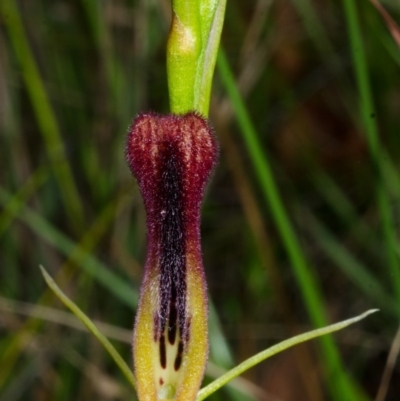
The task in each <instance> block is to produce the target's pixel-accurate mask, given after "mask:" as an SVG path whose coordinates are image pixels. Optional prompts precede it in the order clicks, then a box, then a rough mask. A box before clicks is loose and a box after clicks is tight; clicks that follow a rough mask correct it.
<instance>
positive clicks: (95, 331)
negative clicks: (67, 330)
mask: <svg viewBox="0 0 400 401" xmlns="http://www.w3.org/2000/svg"><path fill="white" fill-rule="evenodd" d="M40 270H41V271H42V274H43V277H44V279H45V281H46V283H47V285H48V286H49V287H50V289H51V290H52V291H53V292H54V294H56V295H57V297H58V298H59V299H60V300H61V302H62V303H63V304H64V305H65V306H66V307H67V308H68V309H69V310H70V311H71V312H72V313H73V314H74V315H75V316H76V317H77V318H78V319H79V320H80V321H81V322H82V323H83V324H84V325H85V326H86V327H87V328H88V330H89V331H90V332H91V333H92V334H93V335H94V336H95V337H96V338H97V339H98V340H99V341H100V343H101V345H102V346H103V347H104V349H105V350H106V351H107V352H108V353H109V355H110V356H111V358H112V359H113V360H114V362H115V363H116V364H117V366H118V367H119V368H120V370H121V372H122V373H123V375H124V376H125V378H126V379H127V380H128V382H129V384H130V385H131V386H132V387H133V389H134V390H136V380H135V376H134V375H133V373H132V371H131V370H130V369H129V366H128V365H127V364H126V362H125V361H124V360H123V359H122V357H121V355H120V354H119V353H118V352H117V350H116V349H115V348H114V346H113V345H112V344H111V343H110V341H108V339H107V338H106V337H105V336H104V335H103V334H102V333H101V332H100V330H99V329H98V328H97V327H96V325H95V324H94V323H93V322H92V321H91V320H90V319H89V318H88V317H87V316H86V315H85V314H84V313H83V312H82V310H81V309H79V307H78V306H77V305H76V304H74V303H73V302H72V301H71V300H70V299H69V298H68V297H67V296H66V295H65V294H64V293H63V292H62V291H61V289H60V288H59V287H58V286H57V284H56V283H55V281H54V280H53V279H52V278H51V277H50V275H49V274H48V273H47V272H46V270H45V269H44V267H43V266H40Z"/></svg>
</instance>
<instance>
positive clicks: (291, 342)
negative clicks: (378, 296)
mask: <svg viewBox="0 0 400 401" xmlns="http://www.w3.org/2000/svg"><path fill="white" fill-rule="evenodd" d="M377 311H378V309H371V310H369V311H367V312H364V313H363V314H361V315H359V316H356V317H353V318H350V319H347V320H343V321H342V322H339V323H335V324H332V325H330V326H326V327H322V328H320V329H316V330H312V331H308V332H307V333H303V334H299V335H298V336H294V337H292V338H289V339H287V340H284V341H282V342H280V343H278V344H276V345H274V346H272V347H270V348H267V349H266V350H264V351H261V352H259V353H258V354H256V355H254V356H252V357H251V358H249V359H246V360H245V361H244V362H242V363H240V364H239V365H237V366H236V367H235V368H233V369H231V370H230V371H229V372H227V373H225V374H224V375H222V376H221V377H220V378H218V379H217V380H214V381H213V382H212V383H210V384H209V385H208V386H206V387H204V388H202V389H201V390H200V391H199V394H198V396H197V399H196V401H202V400H204V399H205V398H207V397H208V396H209V395H211V394H212V393H214V392H215V391H217V390H219V389H220V388H221V387H223V386H224V385H225V384H226V383H228V382H229V381H231V380H232V379H234V378H235V377H237V376H239V375H241V374H242V373H243V372H245V371H246V370H248V369H250V368H252V367H253V366H255V365H257V364H259V363H260V362H262V361H264V360H265V359H268V358H270V357H271V356H273V355H276V354H278V353H279V352H282V351H285V350H287V349H288V348H291V347H293V346H295V345H297V344H300V343H303V342H305V341H309V340H311V339H313V338H317V337H321V336H324V335H326V334H330V333H333V332H335V331H338V330H342V329H344V328H345V327H347V326H350V325H352V324H354V323H357V322H359V321H360V320H362V319H364V318H366V317H367V316H368V315H370V314H372V313H375V312H377Z"/></svg>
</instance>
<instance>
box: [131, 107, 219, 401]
mask: <svg viewBox="0 0 400 401" xmlns="http://www.w3.org/2000/svg"><path fill="white" fill-rule="evenodd" d="M126 154H127V160H128V163H129V166H130V168H131V170H132V172H133V174H134V176H135V177H136V179H137V181H138V184H139V187H140V191H141V194H142V197H143V200H144V205H145V209H146V214H147V241H148V244H147V259H146V265H145V274H144V278H143V283H142V287H141V294H140V301H139V308H138V313H137V316H136V323H135V331H134V342H133V348H134V365H135V372H136V376H137V383H138V395H139V399H140V401H144V400H146V401H155V400H177V401H191V400H194V399H195V398H196V394H197V392H198V389H199V386H200V384H201V380H202V378H203V374H204V368H205V364H206V361H207V354H208V340H207V294H206V283H205V278H204V271H203V265H202V260H201V248H200V206H201V201H202V198H203V192H204V187H205V185H206V183H207V181H208V179H209V177H210V174H211V172H212V170H213V168H214V166H215V164H216V159H217V154H218V148H217V144H216V141H215V139H214V135H213V133H212V129H211V128H210V126H209V124H208V122H207V121H206V120H205V119H204V118H202V117H200V116H199V115H197V114H196V113H188V114H185V115H181V116H177V115H172V114H171V115H166V116H164V115H158V114H153V113H146V114H142V115H140V116H139V117H137V118H136V119H135V121H134V122H133V125H132V127H131V129H130V132H129V135H128V141H127V149H126Z"/></svg>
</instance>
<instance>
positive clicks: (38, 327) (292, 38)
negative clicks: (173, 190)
mask: <svg viewBox="0 0 400 401" xmlns="http://www.w3.org/2000/svg"><path fill="white" fill-rule="evenodd" d="M343 3H345V2H343ZM356 3H357V8H356V17H357V19H358V21H359V23H360V29H361V33H362V35H361V39H362V43H361V46H362V49H361V50H363V52H365V60H364V67H366V69H367V76H366V81H365V82H366V84H365V82H364V83H362V84H361V87H360V84H359V78H360V75H356V71H357V70H356V68H355V67H356V66H357V61H356V60H357V57H359V53H358V52H359V51H360V49H359V48H357V46H356V47H355V48H354V46H353V47H352V43H353V41H354V32H353V33H351V32H350V33H349V31H348V24H347V22H346V21H347V18H348V14H346V9H345V8H344V7H343V4H342V3H341V2H333V1H330V0H323V1H311V0H287V1H286V0H285V1H272V0H258V1H246V2H244V1H237V0H230V1H228V4H227V16H226V21H225V26H224V31H223V37H222V45H223V47H224V50H225V54H226V56H227V61H228V65H229V66H230V67H229V68H230V70H231V71H230V72H231V73H232V74H233V77H234V78H235V82H236V83H237V85H238V88H239V93H238V94H239V96H238V97H235V96H233V95H232V92H230V91H228V90H227V87H226V77H227V75H226V74H228V73H229V68H228V72H227V71H226V69H224V68H223V65H222V64H221V63H219V69H217V71H216V77H215V80H214V89H213V97H212V101H211V111H210V119H211V121H212V123H213V125H214V127H215V129H216V135H217V137H218V139H219V141H220V146H221V157H220V164H219V167H218V169H217V171H216V173H215V176H214V179H213V181H212V183H211V185H210V186H209V188H208V192H207V196H206V201H205V203H204V205H203V223H202V237H203V252H204V263H205V267H206V273H207V277H208V286H209V292H210V298H211V299H212V300H213V304H214V306H215V310H216V314H217V315H218V319H217V318H216V315H215V314H214V313H212V319H211V344H212V346H211V351H212V352H211V356H210V365H209V369H208V375H207V378H206V380H209V379H210V377H215V376H218V375H219V374H220V373H221V371H223V369H225V368H227V367H229V366H231V365H232V363H233V362H234V361H235V362H240V361H241V360H243V359H245V358H247V357H249V356H251V355H253V354H254V353H255V352H257V351H260V350H261V349H264V348H265V347H267V346H269V345H272V344H273V343H275V342H277V341H278V340H280V339H283V338H286V337H289V336H290V335H293V334H294V333H298V332H300V331H304V329H307V328H310V326H311V325H313V323H315V321H314V322H313V319H312V316H313V310H314V309H315V310H316V309H318V310H320V311H321V313H323V315H324V317H325V318H326V320H328V321H337V320H340V319H345V318H347V317H349V316H352V315H356V314H358V313H359V312H362V311H364V310H366V309H369V308H371V307H379V308H380V309H381V313H380V314H379V315H374V316H372V317H371V318H369V319H368V320H366V321H364V322H362V323H361V324H359V325H357V326H354V327H352V328H349V329H348V330H345V331H344V332H342V333H339V334H337V335H335V336H334V340H335V343H336V346H337V348H338V350H339V351H340V359H341V361H340V365H341V366H342V372H341V373H342V374H344V375H346V377H349V378H350V380H351V382H352V385H354V386H357V387H359V389H361V392H362V394H363V395H362V396H360V397H359V399H360V400H364V399H371V400H373V399H375V397H376V395H377V393H378V391H380V392H381V393H380V394H381V396H382V394H384V393H386V390H387V397H386V398H382V399H380V400H379V401H383V399H385V400H386V401H389V400H396V399H397V398H396V397H398V394H399V393H400V388H399V383H400V380H399V376H400V367H399V364H398V363H397V364H396V363H395V360H394V362H393V361H392V362H389V363H387V357H388V353H389V350H390V349H391V348H392V350H393V354H394V355H395V352H394V351H395V345H396V343H393V340H394V337H395V334H396V331H397V329H398V327H397V325H398V321H399V315H400V306H399V305H400V283H399V281H398V277H399V275H398V274H397V273H398V270H396V269H399V266H400V263H399V251H400V244H399V241H398V234H399V219H400V213H399V212H400V211H399V204H400V203H399V200H400V173H399V169H400V165H399V162H398V160H400V137H399V135H398V133H399V132H400V112H399V110H400V74H399V69H400V50H399V48H398V47H397V45H396V42H395V40H394V39H393V37H392V36H391V33H390V30H389V29H388V27H387V26H386V25H385V20H384V19H383V18H382V16H381V15H380V14H379V12H378V11H377V10H376V8H375V7H374V6H373V5H372V4H371V3H370V2H368V1H364V2H362V1H358V2H356ZM381 4H382V6H383V7H385V9H386V10H387V12H388V13H389V14H390V16H391V18H392V19H393V21H395V22H396V21H397V24H399V22H400V7H399V6H398V5H397V4H396V2H393V1H389V0H386V1H382V3H381ZM353 22H354V21H353ZM169 23H170V4H169V2H168V1H166V0H159V1H151V2H150V1H146V0H114V1H111V0H103V1H97V0H73V1H67V0H53V1H49V0H42V1H30V0H18V1H17V0H0V204H1V207H0V295H1V298H0V401H3V400H4V401H12V400H26V401H30V400H34V401H36V400H55V401H58V400H70V399H74V400H77V401H79V400H82V401H83V400H89V399H97V400H130V399H135V396H134V395H133V394H132V392H131V391H130V390H129V387H128V385H127V383H126V382H125V381H124V378H123V377H122V375H121V374H120V373H119V372H118V370H117V369H116V368H115V366H114V364H113V362H112V361H111V359H110V358H109V357H108V356H107V355H106V354H105V353H104V351H103V350H102V348H101V347H100V346H99V344H98V343H97V341H96V340H95V339H94V338H92V337H91V336H90V335H88V334H87V333H86V332H85V331H82V326H81V325H80V324H79V323H77V321H76V319H74V318H73V317H71V315H70V314H68V313H66V311H65V310H64V309H63V308H62V306H61V305H60V303H59V302H57V301H56V300H55V298H54V296H53V295H51V294H50V293H49V292H48V291H47V289H46V286H45V283H44V281H43V280H42V277H41V275H40V272H39V268H38V266H39V264H42V265H44V266H45V267H46V269H47V270H48V271H49V272H50V273H51V275H52V276H53V277H56V278H57V282H58V283H59V284H60V285H61V286H62V288H63V289H64V290H65V291H66V292H67V293H68V295H69V296H70V297H71V298H73V299H74V301H75V302H76V303H77V304H78V305H79V306H80V307H81V308H82V310H84V311H85V313H86V314H87V315H89V316H90V317H91V318H93V319H97V320H99V321H101V322H103V323H104V325H100V328H101V329H102V331H103V332H104V333H105V334H106V335H107V336H108V337H109V338H111V339H112V340H113V343H114V345H115V346H116V348H117V349H118V351H119V352H121V353H122V355H124V356H125V360H126V361H128V362H130V359H131V350H130V336H131V334H130V333H131V328H132V325H133V319H134V310H135V306H136V302H137V296H138V294H137V292H138V288H139V285H140V280H141V274H142V266H143V263H144V256H145V245H146V234H145V221H144V218H145V217H144V210H143V205H142V201H141V199H140V196H139V193H138V190H137V188H136V184H135V183H134V180H133V178H132V177H131V175H130V173H129V170H128V167H127V165H126V163H125V161H124V141H125V133H126V129H127V127H128V125H129V124H130V122H131V119H132V117H134V116H135V115H136V114H137V113H139V112H140V111H147V110H154V111H157V112H168V93H167V79H166V64H165V46H166V40H167V36H168V30H169ZM364 72H365V71H364ZM360 73H361V74H362V71H361V72H360V71H359V70H358V74H360ZM357 77H358V78H357ZM365 85H367V86H365ZM360 89H361V90H360ZM369 89H370V91H371V94H372V101H373V111H372V112H371V113H370V115H369V117H370V119H371V121H373V123H372V124H371V121H367V120H366V115H365V108H364V109H363V104H364V103H363V102H364V101H365V96H366V95H365V91H367V92H368V90H369ZM240 103H241V104H242V105H244V110H242V112H243V113H244V115H245V117H246V118H248V120H243V119H242V120H241V119H240V118H241V115H240V114H238V113H237V111H238V107H239V106H240ZM239 109H240V107H239ZM234 110H235V112H234ZM243 113H242V114H243ZM246 121H249V122H250V123H251V127H250V129H251V130H252V132H254V133H255V134H256V135H257V141H258V150H259V151H260V152H259V153H260V155H261V156H260V157H261V163H263V162H266V161H267V162H268V165H269V166H270V167H271V172H272V176H273V178H274V181H275V182H276V186H277V195H278V202H279V203H280V204H281V205H283V206H284V210H285V211H286V214H287V216H288V217H289V221H290V224H291V226H293V231H294V236H295V240H296V241H297V242H298V244H300V245H301V258H303V259H304V260H305V261H306V271H307V272H308V275H310V276H311V277H312V278H313V280H312V281H311V282H309V281H308V282H306V283H303V282H301V280H299V276H298V275H297V274H296V271H295V270H294V269H293V267H294V266H293V260H292V259H291V258H290V252H291V251H290V241H289V243H288V242H285V241H284V240H282V233H281V230H280V229H279V222H278V223H277V218H276V216H273V215H272V211H271V210H273V209H271V204H270V202H268V199H267V198H266V196H265V194H266V190H267V189H266V188H265V181H263V180H262V179H260V176H259V175H258V174H257V173H256V170H254V169H253V162H254V157H255V155H254V153H251V151H249V149H251V148H249V147H248V142H247V139H246V138H247V137H246V132H247V131H248V129H249V126H246V124H245V123H246ZM238 122H239V123H238ZM373 125H376V133H377V134H378V135H377V136H376V138H375V141H376V139H378V141H377V143H378V144H379V146H378V147H377V148H378V150H379V152H378V153H377V154H376V155H375V157H372V156H373V153H372V156H371V143H370V141H368V140H367V138H368V132H370V130H371V126H373ZM246 130H247V131H246ZM396 272H397V273H396ZM312 293H318V294H320V297H321V300H322V302H321V303H319V304H318V305H312V304H310V303H307V302H305V295H304V294H312ZM213 312H214V309H213ZM218 321H219V323H218ZM221 333H224V336H222V335H221ZM392 346H393V347H392ZM392 359H393V358H392ZM330 362H332V361H329V360H328V361H327V360H326V358H325V354H324V353H323V347H321V345H320V343H318V342H315V343H311V344H307V345H304V346H301V347H298V348H295V349H293V350H291V351H288V352H287V353H284V354H282V355H280V356H277V357H274V358H273V359H271V360H268V361H267V362H265V363H263V364H261V365H259V366H257V367H256V368H254V369H252V370H251V371H249V372H247V373H246V375H245V378H244V379H243V380H241V381H239V382H237V383H236V384H235V388H227V389H224V390H221V391H220V392H218V393H216V394H215V395H213V396H212V398H210V400H211V399H212V400H215V401H217V400H238V401H240V400H250V399H257V400H275V401H276V400H281V401H292V400H310V401H323V400H333V399H340V398H338V397H340V394H339V395H336V398H334V397H335V394H334V392H332V389H331V384H332V383H335V380H336V378H337V377H338V372H332V371H329V366H332V365H331V364H330ZM391 368H392V372H390V369H391ZM384 371H386V372H387V373H391V375H390V376H389V377H390V378H391V379H390V380H389V382H388V384H387V385H385V380H382V377H383V374H384ZM352 401H353V400H352Z"/></svg>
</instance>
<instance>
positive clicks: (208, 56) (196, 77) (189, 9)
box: [167, 0, 226, 116]
mask: <svg viewBox="0 0 400 401" xmlns="http://www.w3.org/2000/svg"><path fill="white" fill-rule="evenodd" d="M225 6H226V0H203V1H200V0H193V1H190V2H188V1H186V0H172V24H171V31H170V35H169V38H168V44H167V74H168V87H169V96H170V106H171V111H172V112H173V113H176V114H183V113H186V112H188V111H191V110H195V111H198V112H199V113H200V114H202V115H203V116H207V115H208V109H209V104H210V96H211V86H212V78H213V74H214V69H215V63H216V58H217V53H218V47H219V42H220V37H221V31H222V25H223V21H224V15H225Z"/></svg>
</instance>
